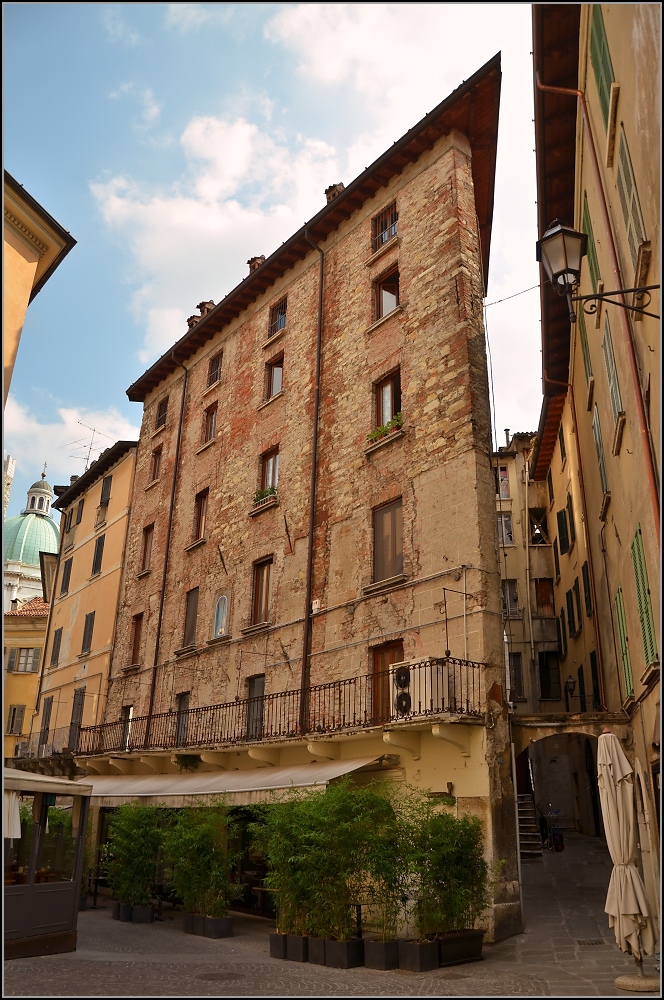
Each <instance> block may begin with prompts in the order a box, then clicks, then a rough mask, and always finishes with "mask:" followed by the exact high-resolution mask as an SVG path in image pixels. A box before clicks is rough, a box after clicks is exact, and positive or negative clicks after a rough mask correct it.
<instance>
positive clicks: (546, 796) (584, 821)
mask: <svg viewBox="0 0 664 1000" xmlns="http://www.w3.org/2000/svg"><path fill="white" fill-rule="evenodd" d="M516 773H517V786H518V793H519V794H521V795H523V794H532V797H533V802H534V805H535V810H536V813H537V816H538V817H545V816H546V815H547V813H548V812H549V810H553V811H555V810H558V812H559V824H560V827H561V829H563V830H574V831H576V832H577V833H583V834H585V835H586V836H590V837H600V836H602V835H603V829H602V823H601V812H600V808H599V794H598V789H597V736H595V735H594V734H592V733H590V734H586V733H583V732H579V731H578V730H575V731H571V732H570V731H567V732H560V731H558V732H554V733H552V734H550V735H544V736H542V737H541V738H539V739H536V740H533V739H531V740H530V741H529V743H528V746H526V747H525V748H524V749H523V750H522V751H521V753H520V754H519V755H518V756H517V758H516Z"/></svg>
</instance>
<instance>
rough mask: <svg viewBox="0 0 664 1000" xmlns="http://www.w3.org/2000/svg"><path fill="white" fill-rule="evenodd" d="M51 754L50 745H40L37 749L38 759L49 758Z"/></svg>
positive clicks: (51, 745) (51, 746)
mask: <svg viewBox="0 0 664 1000" xmlns="http://www.w3.org/2000/svg"><path fill="white" fill-rule="evenodd" d="M52 753H53V744H52V743H40V744H39V749H38V750H37V756H38V757H50V756H51V754H52Z"/></svg>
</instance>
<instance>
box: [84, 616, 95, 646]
mask: <svg viewBox="0 0 664 1000" xmlns="http://www.w3.org/2000/svg"><path fill="white" fill-rule="evenodd" d="M94 627H95V612H94V611H91V612H90V613H89V614H87V615H86V616H85V625H84V626H83V643H82V645H81V652H82V653H89V652H90V649H91V647H92V630H93V629H94Z"/></svg>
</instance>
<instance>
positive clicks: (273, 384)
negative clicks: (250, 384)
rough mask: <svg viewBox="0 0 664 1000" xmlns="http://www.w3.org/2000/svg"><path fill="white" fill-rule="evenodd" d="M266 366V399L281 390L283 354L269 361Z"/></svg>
mask: <svg viewBox="0 0 664 1000" xmlns="http://www.w3.org/2000/svg"><path fill="white" fill-rule="evenodd" d="M266 368H267V386H266V391H267V395H266V397H265V398H266V399H272V397H273V396H276V395H277V393H278V392H281V388H282V385H283V378H284V356H283V354H282V355H281V357H280V358H277V359H276V360H275V361H271V362H270V364H269V365H266Z"/></svg>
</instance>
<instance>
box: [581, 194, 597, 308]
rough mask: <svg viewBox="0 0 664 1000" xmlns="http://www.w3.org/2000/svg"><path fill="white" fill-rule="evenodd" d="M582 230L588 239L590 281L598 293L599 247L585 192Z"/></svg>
mask: <svg viewBox="0 0 664 1000" xmlns="http://www.w3.org/2000/svg"><path fill="white" fill-rule="evenodd" d="M581 228H582V229H583V231H584V233H585V234H586V236H587V237H588V254H587V260H588V270H589V271H590V280H591V282H592V286H593V292H596V291H597V285H598V284H599V281H600V273H599V263H598V261H597V247H596V246H595V237H594V236H593V226H592V222H591V221H590V209H589V208H588V198H587V196H586V193H585V191H584V193H583V222H582V224H581Z"/></svg>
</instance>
